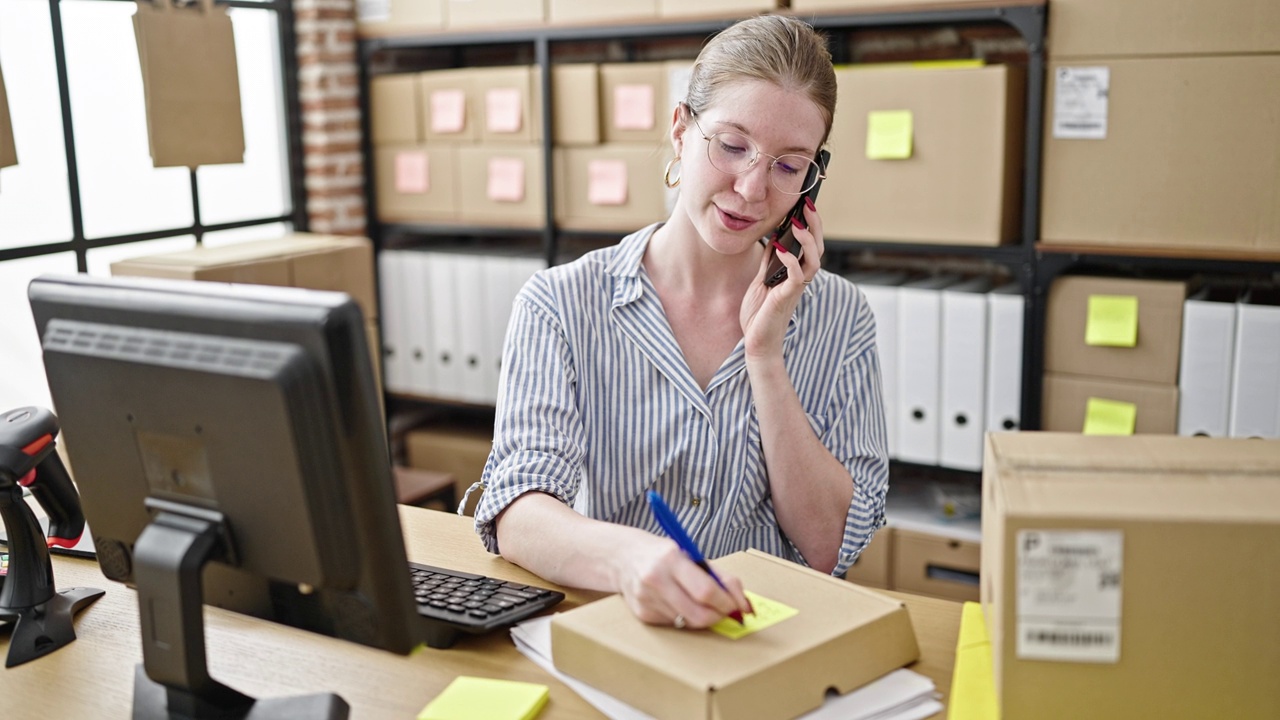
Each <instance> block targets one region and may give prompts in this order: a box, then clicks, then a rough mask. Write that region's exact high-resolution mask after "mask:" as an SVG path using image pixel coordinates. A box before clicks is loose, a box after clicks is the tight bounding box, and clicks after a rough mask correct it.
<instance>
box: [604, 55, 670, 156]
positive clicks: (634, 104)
mask: <svg viewBox="0 0 1280 720" xmlns="http://www.w3.org/2000/svg"><path fill="white" fill-rule="evenodd" d="M667 98H668V93H667V66H666V64H665V63H661V62H643V63H602V64H601V65H600V117H601V121H600V125H601V131H600V132H601V138H602V139H603V140H604V142H606V143H617V142H630V143H645V144H648V145H649V146H650V147H656V146H658V145H659V144H661V143H662V142H663V141H664V140H665V139H666V137H667V133H668V132H669V131H670V130H671V114H672V111H673V110H674V109H675V106H674V105H671V104H668V102H667Z"/></svg>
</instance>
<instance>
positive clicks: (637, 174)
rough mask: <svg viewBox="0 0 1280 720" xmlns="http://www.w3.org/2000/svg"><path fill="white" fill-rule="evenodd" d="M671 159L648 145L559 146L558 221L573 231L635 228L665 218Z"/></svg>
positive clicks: (557, 152)
mask: <svg viewBox="0 0 1280 720" xmlns="http://www.w3.org/2000/svg"><path fill="white" fill-rule="evenodd" d="M666 160H667V157H666V156H665V155H664V154H663V153H662V152H661V151H660V150H659V149H657V148H652V147H649V146H647V145H624V144H613V145H598V146H595V147H571V148H556V151H555V162H556V166H555V167H556V171H555V178H556V223H557V224H558V225H559V226H560V227H563V228H565V229H569V230H618V231H628V232H629V231H631V230H635V229H637V228H640V227H643V226H645V225H648V224H649V223H652V222H657V221H659V220H662V219H663V218H665V217H666V207H665V197H666V190H665V189H664V187H663V185H662V168H663V165H664V163H665V162H666Z"/></svg>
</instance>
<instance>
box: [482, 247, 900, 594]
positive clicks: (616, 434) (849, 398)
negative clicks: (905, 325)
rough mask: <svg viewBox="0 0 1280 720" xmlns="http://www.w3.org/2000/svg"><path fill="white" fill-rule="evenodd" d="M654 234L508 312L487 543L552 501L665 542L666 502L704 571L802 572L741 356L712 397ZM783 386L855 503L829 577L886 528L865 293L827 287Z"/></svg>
mask: <svg viewBox="0 0 1280 720" xmlns="http://www.w3.org/2000/svg"><path fill="white" fill-rule="evenodd" d="M657 228H658V225H657V224H655V225H651V226H649V227H647V228H645V229H643V230H640V231H638V232H636V233H633V234H631V235H628V236H627V237H625V238H623V239H622V241H621V242H620V243H619V244H617V245H615V246H612V247H608V248H604V249H601V250H596V251H593V252H591V253H589V254H587V255H585V256H583V257H582V258H580V259H578V260H576V261H574V262H572V263H568V264H566V265H560V266H557V267H553V268H550V269H547V270H543V271H542V272H539V273H538V274H537V275H536V276H535V277H534V278H533V279H532V280H530V281H529V282H528V283H527V284H526V285H525V286H524V288H523V289H522V290H521V292H520V294H519V296H518V297H517V298H516V301H515V305H514V307H513V309H512V315H511V321H510V325H509V327H508V330H507V339H506V347H505V349H504V351H503V358H502V362H503V368H504V370H503V379H502V384H501V389H500V391H499V396H498V403H497V418H496V425H495V433H494V443H493V451H492V453H491V454H490V456H489V461H488V463H487V464H486V466H485V469H484V474H483V476H482V478H481V482H482V483H483V485H484V487H485V488H486V489H485V492H484V494H483V495H482V496H481V498H480V502H479V505H478V506H477V508H476V513H475V523H476V531H477V532H478V533H479V534H480V536H481V538H482V539H483V540H484V543H485V546H486V547H487V548H488V549H489V551H490V552H494V553H496V552H498V551H499V550H498V541H497V537H496V534H495V529H494V522H493V521H494V518H495V517H497V515H498V514H499V513H501V512H502V510H503V509H504V508H506V507H507V506H508V505H509V504H510V503H511V502H512V501H514V500H515V499H516V498H517V497H519V496H520V495H522V494H524V493H527V492H530V491H542V492H545V493H548V494H550V495H554V496H555V497H557V498H559V499H560V500H561V501H563V502H565V503H566V504H568V505H570V506H572V507H573V508H574V509H576V510H577V511H578V512H580V513H582V514H583V515H586V516H588V517H591V518H595V519H598V520H606V521H609V522H614V523H619V524H623V525H631V526H634V527H639V528H643V529H645V530H648V531H650V532H653V533H655V534H659V535H661V534H662V530H661V528H660V527H659V526H658V524H657V522H656V521H655V520H654V518H653V516H652V515H651V513H650V510H649V506H648V503H647V501H646V499H645V491H647V490H649V489H654V490H657V491H658V492H659V493H661V494H662V496H663V497H664V498H666V499H667V502H668V504H669V505H671V506H672V509H673V510H674V511H675V513H676V515H677V516H678V517H679V519H680V522H681V523H683V524H684V526H685V528H686V529H688V531H689V534H690V535H691V536H692V537H693V539H694V540H695V541H696V542H697V543H698V545H699V547H700V548H701V549H702V550H703V552H704V553H705V554H706V555H707V557H710V558H715V557H720V556H722V555H727V554H729V553H732V552H737V551H739V550H745V549H747V548H756V549H759V550H761V551H764V552H767V553H770V554H773V555H778V556H780V557H784V558H787V559H789V560H793V561H795V562H798V563H804V560H803V558H802V557H801V556H800V553H799V551H798V550H797V549H796V547H795V546H794V545H793V544H792V543H791V541H790V540H788V538H787V537H786V536H785V535H784V534H783V532H782V530H781V529H780V528H779V526H778V521H777V518H776V517H775V515H774V510H773V501H772V498H771V496H770V489H769V478H768V469H767V468H766V466H765V462H764V456H763V452H762V450H761V442H760V425H759V420H758V418H757V416H756V411H755V407H754V404H753V402H752V393H751V384H750V382H749V380H748V376H747V368H746V360H745V354H744V348H743V344H742V342H741V341H739V343H738V346H737V347H736V348H735V349H734V350H733V352H732V353H731V354H730V355H729V357H728V359H726V360H725V361H724V364H723V365H721V367H720V368H719V370H717V372H716V373H715V375H714V376H713V377H712V379H711V382H710V384H709V385H708V387H707V389H706V391H705V392H704V391H703V390H702V389H701V387H699V385H698V383H697V381H696V380H695V379H694V377H693V374H692V373H691V371H690V370H689V367H688V365H687V364H686V363H685V361H684V354H683V353H682V351H681V349H680V347H679V345H678V344H677V343H676V339H675V336H674V335H673V334H672V332H671V328H670V326H669V325H668V323H667V319H666V315H665V314H664V312H663V309H662V304H661V302H660V300H659V298H658V295H657V293H656V292H655V291H654V287H653V284H652V283H651V282H650V280H649V278H648V275H647V274H646V273H645V271H644V268H643V266H642V264H641V260H642V259H643V257H644V253H645V248H646V247H647V245H648V243H649V238H650V237H651V236H652V235H653V232H654V230H656V229H657ZM783 357H784V362H785V364H786V367H787V371H788V374H789V375H790V377H791V380H792V383H793V384H794V386H795V389H796V392H797V394H798V396H799V398H800V403H801V404H802V406H803V407H804V409H805V412H806V414H807V415H808V419H809V425H810V427H812V428H813V431H814V433H815V434H816V435H817V436H818V438H820V439H821V441H822V443H823V445H825V446H826V448H827V449H828V450H830V451H831V453H832V454H833V455H834V456H835V457H836V458H837V459H838V460H839V461H840V462H841V463H843V464H844V466H845V467H846V468H847V469H848V470H849V473H850V475H851V476H852V481H853V483H854V494H853V501H852V503H851V504H850V506H849V509H848V514H847V519H846V522H845V530H844V539H843V542H842V543H841V547H840V554H839V560H838V561H837V564H836V567H835V569H834V571H833V574H834V575H843V574H844V572H845V571H846V570H847V569H848V567H849V566H850V565H851V564H852V563H853V561H854V560H856V559H857V557H858V555H859V553H861V552H862V549H863V548H864V547H865V546H866V544H867V542H869V541H870V539H871V535H872V533H873V532H874V531H875V530H876V529H877V528H879V527H880V526H882V525H883V524H884V499H885V492H886V490H887V488H888V475H889V471H888V459H887V452H886V447H887V445H886V440H885V423H884V407H883V404H882V399H881V392H880V366H879V360H878V359H877V355H876V347H875V320H874V319H873V317H872V314H871V310H870V308H869V307H868V305H867V301H866V299H865V298H864V297H863V296H862V293H861V292H860V291H859V290H858V289H857V288H856V287H855V286H854V285H853V284H852V283H849V282H848V281H846V280H844V279H843V278H841V277H839V276H836V275H833V274H831V273H828V272H826V271H822V272H819V274H818V276H817V277H816V278H815V279H814V281H813V282H812V283H811V284H810V285H808V286H807V287H806V288H805V291H804V295H803V296H802V298H801V300H800V304H799V306H798V307H797V308H796V311H795V314H794V315H793V317H792V319H791V322H790V325H789V327H788V329H787V331H786V335H785V339H784V341H783Z"/></svg>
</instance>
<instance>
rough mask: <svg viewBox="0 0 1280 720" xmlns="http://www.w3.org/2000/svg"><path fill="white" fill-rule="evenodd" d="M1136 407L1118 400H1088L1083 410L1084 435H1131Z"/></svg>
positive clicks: (1136, 414)
mask: <svg viewBox="0 0 1280 720" xmlns="http://www.w3.org/2000/svg"><path fill="white" fill-rule="evenodd" d="M1137 422H1138V406H1137V405H1134V404H1133V403H1127V402H1120V401H1119V400H1103V399H1102V398H1095V397H1091V398H1089V401H1088V402H1087V403H1086V404H1085V410H1084V434H1085V435H1132V434H1133V428H1134V426H1135V425H1136V424H1137Z"/></svg>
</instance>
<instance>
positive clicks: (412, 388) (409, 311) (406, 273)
mask: <svg viewBox="0 0 1280 720" xmlns="http://www.w3.org/2000/svg"><path fill="white" fill-rule="evenodd" d="M403 257H404V270H403V274H402V280H403V281H404V292H403V293H401V297H402V298H404V307H405V309H404V321H403V324H404V327H405V338H406V339H407V341H408V354H407V359H408V364H409V392H411V393H413V394H414V395H421V396H425V397H435V395H436V368H435V352H436V351H435V341H434V339H433V337H432V333H433V330H432V322H433V317H432V314H431V294H430V292H429V291H428V287H429V285H430V283H431V259H432V254H431V253H429V252H424V251H421V250H405V251H404V254H403Z"/></svg>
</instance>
